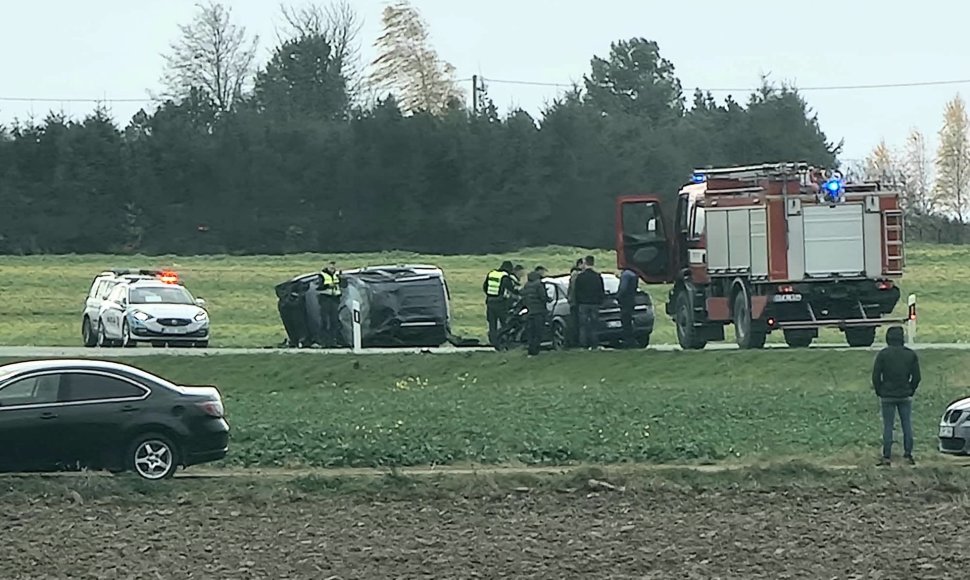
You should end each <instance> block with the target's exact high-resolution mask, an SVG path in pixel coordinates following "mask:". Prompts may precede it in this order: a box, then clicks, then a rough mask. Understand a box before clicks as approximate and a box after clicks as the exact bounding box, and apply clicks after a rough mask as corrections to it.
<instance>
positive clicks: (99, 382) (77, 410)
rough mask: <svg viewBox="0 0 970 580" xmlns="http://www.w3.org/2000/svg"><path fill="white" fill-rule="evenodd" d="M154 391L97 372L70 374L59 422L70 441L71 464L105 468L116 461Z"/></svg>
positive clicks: (63, 387)
mask: <svg viewBox="0 0 970 580" xmlns="http://www.w3.org/2000/svg"><path fill="white" fill-rule="evenodd" d="M150 393H151V391H150V390H149V389H148V388H147V387H145V386H143V385H140V384H138V383H136V382H134V381H131V380H129V379H126V378H121V377H117V376H114V375H112V374H108V373H104V372H98V371H80V370H79V371H70V372H66V373H65V374H64V379H63V380H62V383H61V395H60V397H61V399H60V400H61V401H62V402H63V406H62V407H61V410H60V411H59V413H60V420H61V422H62V424H63V427H62V428H63V430H64V431H65V433H66V436H67V437H68V438H69V439H70V441H71V443H70V449H69V453H68V454H69V456H70V461H71V462H72V463H74V462H77V463H80V464H81V465H86V466H104V464H105V461H106V460H112V459H117V458H118V457H119V456H120V452H121V451H122V447H123V446H124V445H125V444H126V443H127V442H126V441H124V433H125V432H126V431H127V430H128V427H130V426H131V425H132V423H134V422H137V421H138V420H139V418H140V417H141V416H142V415H143V413H144V411H145V405H146V399H147V397H148V395H149V394H150Z"/></svg>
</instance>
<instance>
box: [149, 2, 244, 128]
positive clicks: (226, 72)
mask: <svg viewBox="0 0 970 580" xmlns="http://www.w3.org/2000/svg"><path fill="white" fill-rule="evenodd" d="M196 8H197V10H198V12H197V14H196V16H195V19H194V20H193V21H192V22H191V23H189V24H185V25H180V26H179V31H180V32H181V38H180V39H179V40H178V41H177V42H175V43H173V44H172V45H171V51H170V52H169V54H167V55H165V65H166V66H165V74H164V76H163V77H162V83H163V84H164V85H165V87H166V90H167V92H168V96H172V97H177V98H184V97H185V96H186V95H188V94H189V92H190V91H191V90H192V89H193V88H197V89H202V90H203V91H205V92H206V93H207V94H208V96H209V97H210V98H212V100H213V101H215V103H216V106H218V107H219V109H220V110H223V111H227V110H229V109H230V108H231V107H232V104H233V101H234V100H235V99H236V98H238V97H239V96H240V95H241V94H242V92H243V89H244V88H245V87H246V85H247V84H248V83H249V82H250V80H251V79H252V76H253V59H254V57H255V55H256V45H257V44H258V42H259V38H258V37H256V36H254V37H252V39H250V38H248V36H247V34H246V28H245V27H243V26H237V25H236V24H234V23H233V22H232V19H231V17H232V11H231V9H228V8H225V7H224V6H223V5H222V4H219V3H218V2H214V1H212V0H209V1H208V2H207V3H204V4H203V3H199V4H196Z"/></svg>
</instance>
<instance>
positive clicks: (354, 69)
mask: <svg viewBox="0 0 970 580" xmlns="http://www.w3.org/2000/svg"><path fill="white" fill-rule="evenodd" d="M280 12H281V13H282V15H283V22H284V23H283V25H282V26H281V27H280V28H279V29H278V30H277V36H278V37H279V40H280V42H281V43H282V42H284V41H286V40H293V39H300V38H307V37H322V38H323V39H324V40H326V41H327V44H328V45H330V50H331V51H332V55H333V61H334V62H335V63H337V64H338V66H339V67H340V68H339V70H340V74H341V76H343V77H344V80H345V81H346V82H347V92H348V93H349V94H350V95H351V97H356V96H357V95H358V94H359V93H360V92H361V85H362V83H363V73H362V67H361V62H360V31H361V29H362V28H363V26H364V22H363V20H361V18H360V16H359V15H358V14H357V12H356V11H355V10H354V8H353V7H352V6H351V5H350V3H349V2H348V0H333V2H331V3H330V4H328V5H327V6H326V8H321V7H320V5H318V4H313V3H308V4H304V5H302V6H299V7H294V6H287V5H285V4H281V5H280Z"/></svg>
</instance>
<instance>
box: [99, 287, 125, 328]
mask: <svg viewBox="0 0 970 580" xmlns="http://www.w3.org/2000/svg"><path fill="white" fill-rule="evenodd" d="M127 306H128V287H127V286H125V285H122V284H119V285H117V286H115V287H114V288H113V289H112V290H111V293H110V294H108V298H107V299H106V300H104V301H103V303H102V306H101V320H102V322H103V323H104V329H105V333H106V334H107V336H108V338H112V339H118V338H121V321H122V320H123V319H124V314H125V308H127Z"/></svg>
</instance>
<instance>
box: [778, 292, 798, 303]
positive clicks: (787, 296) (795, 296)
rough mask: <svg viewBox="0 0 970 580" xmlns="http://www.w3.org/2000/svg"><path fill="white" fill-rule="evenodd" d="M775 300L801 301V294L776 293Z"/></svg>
mask: <svg viewBox="0 0 970 580" xmlns="http://www.w3.org/2000/svg"><path fill="white" fill-rule="evenodd" d="M772 300H773V301H775V302H801V301H802V295H801V294H775V295H774V297H773V298H772Z"/></svg>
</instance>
